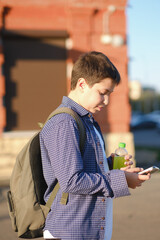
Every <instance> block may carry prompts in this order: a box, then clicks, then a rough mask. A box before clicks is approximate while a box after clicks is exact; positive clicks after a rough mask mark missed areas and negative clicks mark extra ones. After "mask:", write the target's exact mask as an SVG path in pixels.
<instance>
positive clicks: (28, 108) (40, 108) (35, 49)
mask: <svg viewBox="0 0 160 240" xmlns="http://www.w3.org/2000/svg"><path fill="white" fill-rule="evenodd" d="M3 46H4V56H5V63H4V75H5V80H6V96H5V106H6V110H7V127H6V130H7V131H10V130H34V129H37V128H38V127H37V122H38V121H42V122H43V121H45V120H46V118H47V116H48V115H49V114H50V112H51V111H52V110H54V109H55V108H56V107H57V106H58V105H59V104H60V102H61V99H62V96H63V95H66V94H67V86H66V85H67V83H66V49H65V37H62V36H61V37H58V36H56V37H54V36H52V37H48V36H43V37H42V36H41V37H38V36H36V37H35V36H33V37H32V36H24V34H23V36H21V35H13V36H12V35H6V36H5V35H4V37H3Z"/></svg>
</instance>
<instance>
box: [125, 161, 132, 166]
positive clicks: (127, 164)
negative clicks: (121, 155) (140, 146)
mask: <svg viewBox="0 0 160 240" xmlns="http://www.w3.org/2000/svg"><path fill="white" fill-rule="evenodd" d="M124 164H125V165H126V166H130V165H133V162H132V161H127V162H125V163H124Z"/></svg>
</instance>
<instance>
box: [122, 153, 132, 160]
mask: <svg viewBox="0 0 160 240" xmlns="http://www.w3.org/2000/svg"><path fill="white" fill-rule="evenodd" d="M131 158H132V155H130V154H127V155H125V157H124V159H125V160H129V159H131Z"/></svg>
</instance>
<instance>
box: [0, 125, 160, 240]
mask: <svg viewBox="0 0 160 240" xmlns="http://www.w3.org/2000/svg"><path fill="white" fill-rule="evenodd" d="M134 137H135V143H138V145H141V144H142V145H143V146H144V145H145V146H152V145H153V146H159V147H160V133H158V132H156V131H154V130H152V131H146V130H144V131H137V132H135V133H134ZM147 155H148V153H147ZM152 156H153V155H152V153H151V157H150V156H149V159H153V158H152ZM137 159H138V161H139V162H138V163H137V164H138V165H144V162H145V161H146V156H144V157H142V153H140V157H139V158H137ZM144 160H145V161H144ZM154 163H155V164H156V165H158V166H160V163H159V162H154ZM149 164H150V163H149ZM144 167H145V166H144ZM0 184H1V183H0ZM0 186H1V185H0ZM7 190H8V186H7V185H6V186H4V187H2V186H1V187H0V240H17V239H18V238H17V235H16V233H14V232H13V231H12V228H11V221H10V219H9V215H8V209H7V203H6V192H7ZM37 240H42V238H38V239H37ZM112 240H160V173H158V174H153V175H152V178H151V179H150V180H149V181H147V182H145V183H144V184H143V186H142V187H141V188H137V189H136V190H132V191H131V196H129V197H124V198H119V199H115V200H114V224H113V237H112Z"/></svg>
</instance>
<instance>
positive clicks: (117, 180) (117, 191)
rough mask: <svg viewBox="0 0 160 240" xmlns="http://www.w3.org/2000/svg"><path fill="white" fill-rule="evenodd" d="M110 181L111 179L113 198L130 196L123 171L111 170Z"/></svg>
mask: <svg viewBox="0 0 160 240" xmlns="http://www.w3.org/2000/svg"><path fill="white" fill-rule="evenodd" d="M110 179H111V188H112V191H113V194H114V198H118V197H123V196H129V195H130V192H129V188H128V184H127V180H126V177H125V173H124V171H122V170H111V171H110Z"/></svg>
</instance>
